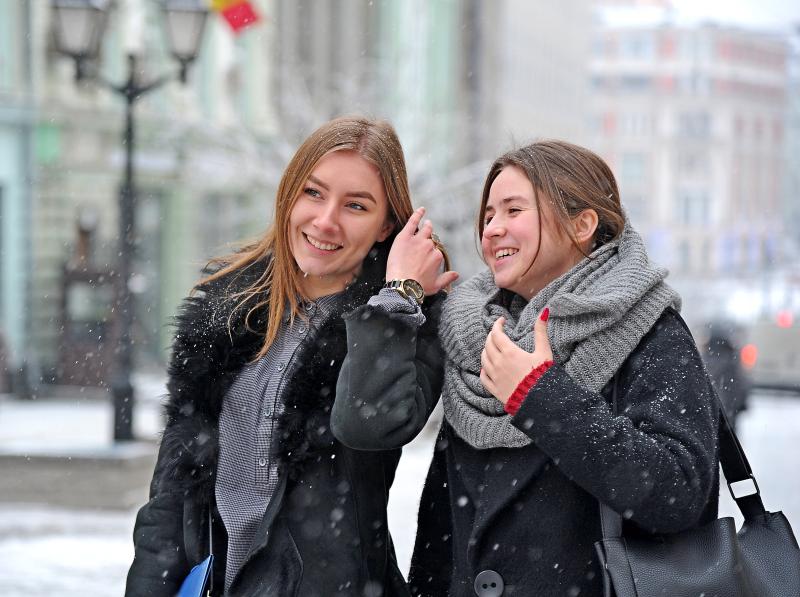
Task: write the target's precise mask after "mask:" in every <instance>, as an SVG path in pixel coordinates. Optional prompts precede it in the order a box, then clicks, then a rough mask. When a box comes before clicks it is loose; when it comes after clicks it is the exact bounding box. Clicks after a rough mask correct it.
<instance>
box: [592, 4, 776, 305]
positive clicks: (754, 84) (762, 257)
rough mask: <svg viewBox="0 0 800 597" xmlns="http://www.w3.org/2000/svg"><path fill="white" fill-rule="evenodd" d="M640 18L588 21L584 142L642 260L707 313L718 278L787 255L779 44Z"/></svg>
mask: <svg viewBox="0 0 800 597" xmlns="http://www.w3.org/2000/svg"><path fill="white" fill-rule="evenodd" d="M632 10H637V9H632ZM641 14H644V16H645V18H644V19H637V18H635V17H634V16H633V15H631V14H628V15H627V17H626V18H620V13H619V12H616V13H613V15H612V17H611V18H609V15H608V13H603V11H602V10H601V11H599V13H598V15H599V17H600V18H599V22H598V28H597V31H596V34H595V40H594V44H593V49H592V60H591V63H590V68H591V85H592V101H591V115H590V116H589V128H590V137H591V145H592V147H593V148H595V149H596V150H597V151H599V153H601V155H603V156H604V157H605V158H606V159H607V160H608V161H609V162H610V164H611V166H612V168H613V170H614V172H615V173H616V174H617V177H618V180H619V184H620V187H621V193H622V200H623V204H624V205H625V207H626V209H627V212H628V214H629V216H630V218H631V220H632V222H633V223H634V224H635V225H636V226H637V228H639V229H640V230H641V231H642V233H643V235H644V236H645V239H646V241H647V243H648V246H649V248H650V252H651V256H652V257H653V258H654V260H655V261H657V262H659V263H660V264H662V265H666V266H668V267H669V268H670V270H671V272H672V273H673V278H672V279H673V283H675V284H676V285H678V286H679V288H680V289H681V290H682V291H684V293H685V294H686V295H687V296H686V298H687V299H688V300H687V303H689V304H691V305H694V306H695V308H697V306H698V305H702V304H705V305H706V307H707V308H708V309H707V310H709V311H711V310H714V309H719V304H718V303H717V304H713V301H709V297H710V295H709V293H711V294H712V295H713V293H715V292H721V291H722V290H721V288H722V287H724V286H725V280H726V279H730V278H734V277H736V278H741V277H742V276H748V275H750V276H753V277H755V276H758V275H761V273H763V271H764V270H765V269H770V268H772V267H774V266H775V264H777V263H781V262H785V259H786V257H787V252H788V251H789V244H787V242H786V241H787V226H786V221H785V215H786V203H785V194H784V191H783V183H784V180H785V174H786V153H785V143H786V137H787V125H786V114H787V112H786V110H787V87H788V79H787V68H786V66H787V63H786V61H787V46H786V42H785V40H784V39H783V38H781V37H780V36H778V35H773V34H770V33H763V32H758V31H750V30H743V29H739V28H733V27H725V26H718V25H714V24H700V25H694V26H677V25H674V24H671V23H670V21H669V19H668V13H666V14H665V15H659V14H658V13H655V15H654V13H652V12H649V11H648V12H647V13H641ZM654 16H655V18H653V17H654ZM632 17H633V18H632ZM698 277H702V278H703V279H704V280H705V281H706V283H705V284H704V285H702V287H703V288H702V289H699V288H698V285H696V284H692V283H691V280H695V279H697V278H698ZM715 281H717V282H719V283H720V284H719V285H718V286H715ZM697 292H702V293H703V294H702V295H701V294H697ZM705 316H706V314H700V313H698V317H705Z"/></svg>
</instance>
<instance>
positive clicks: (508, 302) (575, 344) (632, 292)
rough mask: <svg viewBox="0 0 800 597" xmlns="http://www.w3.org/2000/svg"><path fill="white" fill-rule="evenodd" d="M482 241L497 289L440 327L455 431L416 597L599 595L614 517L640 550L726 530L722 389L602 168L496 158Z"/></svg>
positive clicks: (485, 285)
mask: <svg viewBox="0 0 800 597" xmlns="http://www.w3.org/2000/svg"><path fill="white" fill-rule="evenodd" d="M478 234H479V237H480V239H481V249H482V253H483V259H484V261H485V262H486V264H487V266H488V270H489V271H486V272H483V273H480V274H478V275H477V276H475V277H473V278H472V279H470V280H468V281H466V282H464V283H463V284H461V285H460V286H458V287H456V288H455V289H454V290H453V292H452V293H450V295H449V296H448V297H447V299H446V301H445V304H444V306H443V308H442V314H441V319H440V324H439V337H440V340H441V342H442V346H443V349H444V351H445V355H446V356H445V381H444V387H443V392H442V401H443V406H444V415H445V420H444V423H443V425H442V428H441V431H440V435H439V438H438V440H437V442H436V444H435V450H434V456H433V462H432V464H431V468H430V470H429V473H428V477H427V480H426V483H425V487H424V489H423V495H422V500H421V504H420V511H419V522H418V527H417V540H416V545H415V549H414V555H413V558H412V564H411V572H410V577H409V583H410V587H411V590H412V594H414V595H426V596H430V595H433V596H445V595H449V596H467V595H481V596H485V597H490V596H499V595H525V596H528V595H542V596H545V595H546V596H547V597H554V596H557V595H563V596H572V597H575V596H578V595H580V596H581V597H584V596H587V595H591V596H599V595H602V594H603V587H602V578H601V574H600V572H601V571H600V569H599V566H598V564H597V559H596V557H595V549H594V542H595V541H597V540H599V539H601V538H602V533H601V527H600V514H599V512H600V503H601V502H602V503H604V504H606V505H608V506H609V507H611V508H612V509H613V510H615V511H616V512H618V513H619V514H620V515H621V516H622V517H623V519H624V524H625V528H626V533H633V534H636V533H653V532H667V533H668V532H674V531H680V530H683V529H686V528H689V527H692V526H695V525H698V524H701V523H703V522H707V521H709V520H711V519H713V518H714V517H715V516H716V511H717V490H718V484H719V479H718V474H717V421H718V413H717V409H716V403H715V399H714V395H713V392H712V389H711V386H710V384H709V380H708V377H707V375H706V373H705V370H704V368H703V364H702V362H701V361H700V357H699V355H698V352H697V349H696V347H695V344H694V341H693V340H692V338H691V335H690V334H689V332H688V331H687V329H686V328H685V326H684V324H683V322H682V320H681V318H680V316H679V314H678V309H679V307H680V299H679V297H678V296H677V294H676V293H675V292H674V291H673V290H672V289H671V288H670V287H669V286H667V285H666V284H665V282H664V278H665V276H666V272H665V271H664V270H661V269H659V268H657V267H655V266H653V265H652V264H651V263H650V261H649V260H648V257H647V253H646V251H645V247H644V243H643V242H642V239H641V238H640V236H639V235H638V234H637V233H636V231H635V230H634V229H633V227H632V226H631V225H630V222H628V221H627V220H626V218H625V214H624V211H623V209H622V206H621V204H620V196H619V191H618V188H617V184H616V181H615V179H614V176H613V174H612V172H611V170H610V169H609V167H608V166H607V165H606V164H605V163H604V162H603V160H602V159H600V158H599V157H598V156H597V155H595V154H594V153H592V152H591V151H589V150H587V149H584V148H582V147H578V146H576V145H573V144H570V143H566V142H562V141H542V142H538V143H533V144H532V145H529V146H527V147H523V148H521V149H518V150H515V151H511V152H509V153H507V154H505V155H503V156H502V157H500V158H498V159H497V160H496V161H495V162H494V164H493V165H492V166H491V169H490V171H489V175H488V177H487V179H486V182H485V185H484V189H483V194H482V197H481V204H480V210H479V219H478ZM410 363H411V361H410V360H409V361H408V364H410ZM402 365H403V363H398V364H396V366H398V367H399V366H402ZM615 388H616V396H617V408H618V411H617V412H618V414H616V415H615V414H614V411H613V407H612V402H613V399H612V394H613V393H614V389H615ZM377 394H379V391H376V395H377ZM359 396H360V399H361V400H363V401H366V400H368V395H367V394H365V393H360V394H359Z"/></svg>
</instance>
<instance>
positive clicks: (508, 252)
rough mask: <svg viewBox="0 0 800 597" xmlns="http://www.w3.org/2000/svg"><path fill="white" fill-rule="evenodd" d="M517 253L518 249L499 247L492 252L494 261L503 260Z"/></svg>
mask: <svg viewBox="0 0 800 597" xmlns="http://www.w3.org/2000/svg"><path fill="white" fill-rule="evenodd" d="M517 253H519V249H499V250H497V251H495V252H494V259H495V261H503V260H504V259H507V258H508V257H513V256H514V255H516V254H517Z"/></svg>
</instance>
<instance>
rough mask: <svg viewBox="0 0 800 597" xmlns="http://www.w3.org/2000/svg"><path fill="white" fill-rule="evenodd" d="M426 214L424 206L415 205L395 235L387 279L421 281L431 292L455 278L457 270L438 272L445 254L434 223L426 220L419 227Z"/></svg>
mask: <svg viewBox="0 0 800 597" xmlns="http://www.w3.org/2000/svg"><path fill="white" fill-rule="evenodd" d="M424 215H425V208H424V207H420V208H418V209H416V210H415V211H414V213H413V214H411V217H410V218H409V219H408V222H406V225H405V226H403V229H402V230H400V232H398V234H397V236H396V237H395V239H394V242H393V243H392V248H391V250H390V251H389V259H388V260H387V262H386V279H387V280H406V279H408V278H411V279H412V280H416V281H417V282H419V283H420V284H422V288H424V289H425V295H426V296H428V295H431V294H436V293H437V292H439V291H440V290H441V289H443V288H446V287H447V286H448V285H450V284H452V283H453V282H455V281H456V279H458V273H456V272H453V271H448V272H443V273H439V272H440V270H441V269H442V263H443V262H444V255H442V252H441V251H440V250H439V249H438V247H437V246H436V243H434V241H433V239H432V238H431V235H432V234H433V224H431V223H430V221H427V222H425V223H424V224H423V225H422V227H421V228H420V229H419V230H417V227H418V226H419V223H420V221H421V220H422V216H424Z"/></svg>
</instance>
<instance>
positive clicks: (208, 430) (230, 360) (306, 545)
mask: <svg viewBox="0 0 800 597" xmlns="http://www.w3.org/2000/svg"><path fill="white" fill-rule="evenodd" d="M390 242H391V240H390V241H387V242H386V243H383V244H381V245H378V249H377V250H373V251H372V253H371V254H370V257H368V258H367V260H366V261H365V265H364V270H363V273H362V275H361V276H360V277H359V279H358V280H357V281H356V282H354V283H353V284H351V285H350V286H349V287H348V289H347V290H346V291H345V300H344V307H343V313H347V312H350V315H349V317H348V319H349V323H348V324H347V325H348V327H349V326H351V325H352V324H353V322H355V325H354V328H358V327H359V324H363V325H367V326H368V325H371V324H372V322H373V321H374V322H378V321H381V322H382V324H381V325H382V326H383V329H385V330H388V332H387V335H386V336H384V341H385V345H386V346H387V347H390V346H401V347H402V348H401V350H403V349H405V350H406V353H407V351H408V347H410V350H411V351H412V353H413V354H410V355H408V357H409V359H410V362H411V363H412V365H411V367H410V368H408V369H405V370H404V371H403V372H400V373H398V372H396V371H394V370H391V369H388V370H387V374H388V375H391V376H392V380H393V382H394V383H392V384H390V385H391V386H392V387H394V388H395V390H394V391H396V392H397V396H394V397H392V396H387V397H386V398H387V399H386V401H385V402H384V408H385V409H386V412H389V414H390V416H392V417H394V420H396V422H397V426H396V427H395V430H394V433H393V434H392V436H391V438H389V439H388V441H387V443H386V446H387V449H384V450H379V451H372V452H365V451H359V450H354V449H351V448H349V447H347V446H345V445H344V444H342V443H341V442H339V441H338V440H337V439H336V438H335V437H334V436H333V434H332V433H331V420H330V419H331V409H332V407H333V405H334V402H335V401H336V400H338V394H339V392H347V391H348V386H347V384H346V383H343V384H340V386H339V388H337V378H338V376H339V371H340V369H341V367H342V362H343V360H344V358H345V355H346V352H347V348H348V340H347V333H348V332H347V331H346V328H345V321H344V320H343V319H342V318H341V317H339V316H338V315H335V316H333V317H332V318H330V319H329V320H328V321H327V322H326V323H325V324H324V325H323V327H322V329H320V331H319V333H318V334H316V335H314V337H313V338H312V337H310V338H308V339H307V341H306V342H305V343H304V344H303V345H302V346H301V347H300V349H299V352H298V362H299V364H300V365H299V369H298V373H297V374H296V375H295V376H294V377H293V379H292V380H291V381H290V382H289V384H288V385H287V388H286V390H285V394H284V402H285V412H284V414H283V416H282V418H281V420H280V424H279V430H278V432H277V433H276V435H275V438H276V440H275V441H276V446H275V449H276V452H277V453H278V455H279V458H280V462H281V466H280V481H279V486H278V489H277V491H276V494H275V496H274V498H273V499H272V501H271V502H270V503H269V505H268V508H267V511H266V514H265V516H264V520H263V522H262V525H261V528H260V529H259V532H258V534H257V536H256V539H255V542H254V545H253V547H252V549H251V551H250V554H249V556H248V559H247V560H246V562H245V564H244V565H243V566H242V568H241V570H240V572H239V574H238V575H237V576H236V578H235V579H234V581H233V584H232V586H231V590H230V592H229V594H230V595H231V596H232V597H238V596H248V597H249V596H256V595H259V596H260V595H264V596H266V595H281V596H294V595H297V596H302V597H307V596H315V595H317V596H325V597H329V596H334V595H339V596H344V595H358V596H359V597H361V596H365V595H372V596H375V597H377V596H378V595H383V596H392V595H407V594H408V590H407V588H406V585H405V582H404V580H403V577H402V575H401V574H400V572H399V570H398V568H397V564H396V562H395V556H394V549H393V547H392V542H391V538H390V536H389V531H388V528H387V520H386V505H387V499H388V494H389V488H390V487H391V485H392V481H393V479H394V473H395V469H396V467H397V462H398V459H399V458H400V449H399V448H400V446H402V445H403V444H404V443H406V442H407V441H409V440H410V439H412V438H413V437H414V436H415V435H416V434H417V432H418V431H419V430H420V429H421V428H422V426H423V425H424V423H425V420H426V419H427V417H428V414H429V413H430V410H431V409H432V407H433V403H434V401H435V397H437V396H438V394H439V391H440V389H441V388H440V386H438V385H437V386H432V387H429V388H427V389H426V390H425V391H421V390H419V389H418V388H417V387H416V384H415V383H413V382H414V379H416V377H417V372H416V370H417V369H419V370H420V371H425V372H434V373H433V374H432V375H431V376H430V377H431V378H432V379H440V378H441V368H442V357H441V351H440V350H439V349H438V346H439V343H438V340H437V338H436V322H437V318H438V302H439V301H438V299H434V300H432V301H426V303H427V305H426V307H425V315H426V317H427V323H426V324H425V325H424V326H422V328H420V329H419V330H417V329H412V328H411V327H410V326H408V325H406V324H405V323H404V322H403V321H402V320H400V319H398V318H396V317H392V316H390V315H387V314H385V313H382V312H380V311H378V310H375V309H372V308H371V307H369V306H367V305H365V303H366V301H367V300H368V298H369V297H370V296H372V295H373V294H374V293H376V292H377V290H378V289H379V288H380V286H381V284H382V282H383V272H384V271H385V260H386V254H387V251H388V246H389V243H390ZM263 271H264V264H261V265H260V266H258V267H256V266H254V267H251V268H250V269H249V270H246V271H245V272H244V273H241V274H239V275H238V276H235V277H229V278H227V279H222V280H220V281H218V282H216V283H214V284H211V285H209V286H208V287H207V288H204V289H203V290H204V291H205V292H204V293H201V294H200V295H198V296H194V297H191V298H188V299H187V300H186V301H185V303H184V305H183V308H182V311H181V313H180V314H179V317H178V322H177V323H178V325H177V333H176V336H175V343H174V347H173V354H172V358H171V362H170V367H169V383H168V390H169V398H168V403H167V407H166V408H167V415H168V423H167V426H166V429H165V431H164V436H163V440H162V443H161V449H160V452H159V457H158V462H157V465H156V470H155V473H154V475H153V481H152V484H151V490H150V501H149V502H148V503H147V504H146V505H145V506H144V507H142V509H141V510H140V511H139V514H138V517H137V520H136V526H135V529H134V543H135V548H136V549H135V559H134V561H133V564H132V566H131V569H130V572H129V574H128V584H127V590H126V595H127V596H128V597H139V596H142V597H143V596H164V597H167V596H169V597H172V596H173V595H175V593H176V592H177V590H178V587H179V586H180V583H181V582H182V580H183V578H184V577H185V576H186V574H187V573H188V572H189V570H190V569H191V567H192V566H193V565H195V564H197V563H198V562H199V561H201V560H202V559H203V558H204V557H205V556H206V555H207V553H208V539H209V538H208V526H209V525H208V513H209V511H210V512H211V513H212V516H213V520H214V523H213V532H214V552H215V555H216V556H217V558H216V563H215V568H214V587H215V591H214V595H221V594H222V587H223V586H224V582H223V580H224V574H225V552H226V532H225V528H224V526H223V524H222V522H221V519H220V518H219V515H218V513H217V510H216V506H215V504H214V480H215V472H216V468H217V457H218V453H219V441H218V427H219V417H220V411H221V407H222V401H223V398H224V396H225V393H226V391H227V389H228V388H229V387H230V384H231V382H232V381H233V380H234V379H235V377H236V375H237V374H238V372H239V371H240V369H241V368H242V367H243V366H244V365H245V364H246V363H247V362H248V361H250V360H251V359H252V358H253V357H254V355H255V354H256V353H257V351H258V349H259V348H260V345H261V342H262V340H263V336H262V335H261V334H260V333H257V332H254V331H252V330H249V329H248V328H247V327H246V326H245V323H244V314H245V313H246V312H247V310H248V309H247V308H244V309H238V310H237V311H236V312H235V313H234V314H233V318H232V320H231V328H230V334H229V330H228V320H229V316H230V315H231V308H232V306H233V304H235V302H231V301H226V300H224V298H225V296H227V295H229V294H230V292H231V291H235V290H236V289H237V288H239V289H240V288H243V287H244V286H245V285H247V284H249V283H250V282H252V281H253V280H254V279H256V278H257V277H258V276H260V275H261V273H263ZM254 315H255V319H251V327H252V328H254V329H256V330H264V329H266V318H265V313H264V312H263V310H261V311H257V312H256V313H255V314H254ZM254 322H255V325H253V324H254ZM353 333H354V334H356V335H357V331H356V330H355V329H354V331H353ZM350 342H351V344H352V343H357V342H358V340H353V339H352V338H351V339H350ZM393 350H396V348H395V349H393ZM404 354H405V353H404ZM378 356H380V354H376V357H378ZM409 376H410V377H409ZM397 402H401V403H402V405H403V409H402V412H395V411H394V410H392V409H393V407H392V404H394V403H397ZM409 404H414V405H416V406H415V408H408V405H409ZM345 423H346V421H345Z"/></svg>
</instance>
